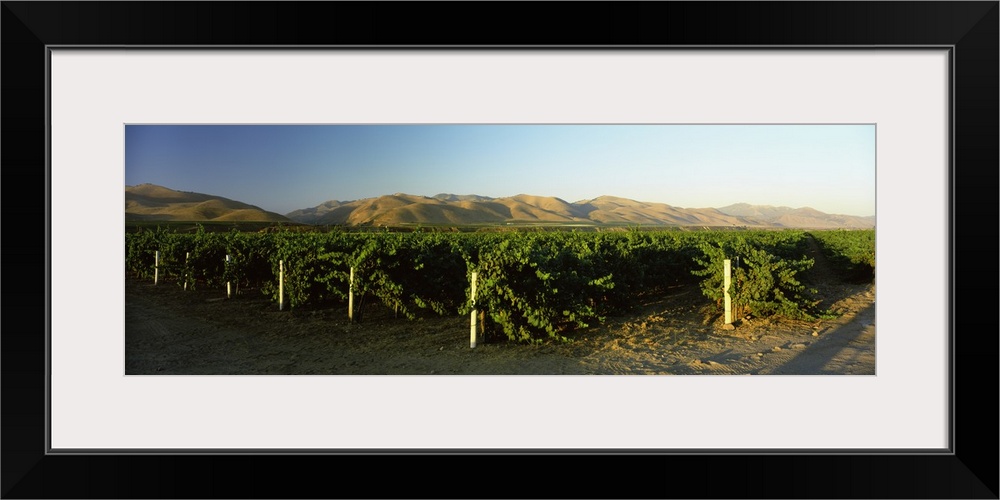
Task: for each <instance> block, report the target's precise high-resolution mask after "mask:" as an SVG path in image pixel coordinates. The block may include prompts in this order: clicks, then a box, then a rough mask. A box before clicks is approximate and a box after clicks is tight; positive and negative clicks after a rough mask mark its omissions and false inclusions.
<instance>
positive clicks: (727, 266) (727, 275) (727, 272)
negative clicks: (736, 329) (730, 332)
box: [722, 259, 733, 325]
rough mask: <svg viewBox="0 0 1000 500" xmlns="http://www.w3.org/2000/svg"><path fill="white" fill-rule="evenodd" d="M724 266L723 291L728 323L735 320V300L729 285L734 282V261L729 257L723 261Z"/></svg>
mask: <svg viewBox="0 0 1000 500" xmlns="http://www.w3.org/2000/svg"><path fill="white" fill-rule="evenodd" d="M722 267H723V271H722V273H723V274H722V293H723V300H725V304H726V305H725V307H726V324H727V325H728V324H730V323H732V322H733V301H732V298H731V297H730V296H729V285H731V284H732V275H733V267H732V261H731V260H729V259H726V260H724V261H722Z"/></svg>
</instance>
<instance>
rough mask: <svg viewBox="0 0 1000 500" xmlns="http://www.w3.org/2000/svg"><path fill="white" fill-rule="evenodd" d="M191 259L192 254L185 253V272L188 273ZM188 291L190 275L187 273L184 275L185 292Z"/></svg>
mask: <svg viewBox="0 0 1000 500" xmlns="http://www.w3.org/2000/svg"><path fill="white" fill-rule="evenodd" d="M190 258H191V252H185V253H184V270H185V271H187V268H188V259H190ZM187 289H188V275H187V273H186V272H185V273H184V290H187Z"/></svg>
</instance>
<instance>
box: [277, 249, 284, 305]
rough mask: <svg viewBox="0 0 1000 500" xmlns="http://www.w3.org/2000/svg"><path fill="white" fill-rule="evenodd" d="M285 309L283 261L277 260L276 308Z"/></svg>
mask: <svg viewBox="0 0 1000 500" xmlns="http://www.w3.org/2000/svg"><path fill="white" fill-rule="evenodd" d="M284 309H285V261H283V260H279V261H278V310H279V311H283V310H284Z"/></svg>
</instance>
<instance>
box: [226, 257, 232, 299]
mask: <svg viewBox="0 0 1000 500" xmlns="http://www.w3.org/2000/svg"><path fill="white" fill-rule="evenodd" d="M228 270H229V254H228V253H227V254H226V271H228ZM226 298H227V299H231V298H233V289H232V286H231V285H230V283H229V282H228V281H227V282H226Z"/></svg>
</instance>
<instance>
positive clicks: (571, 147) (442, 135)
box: [125, 125, 875, 216]
mask: <svg viewBox="0 0 1000 500" xmlns="http://www.w3.org/2000/svg"><path fill="white" fill-rule="evenodd" d="M146 183H149V184H157V185H161V186H164V187H167V188H170V189H175V190H179V191H192V192H199V193H206V194H212V195H216V196H222V197H225V198H230V199H233V200H237V201H241V202H244V203H249V204H252V205H256V206H259V207H261V208H263V209H264V210H268V211H271V212H276V213H279V214H282V215H284V214H287V213H289V212H292V211H294V210H298V209H303V208H311V207H315V206H317V205H319V204H321V203H323V202H325V201H329V200H339V201H353V200H359V199H364V198H374V197H378V196H382V195H390V194H394V193H406V194H411V195H418V196H428V197H432V196H434V195H437V194H441V193H448V194H455V195H479V196H488V197H491V198H503V197H510V196H515V195H518V194H529V195H537V196H552V197H557V198H561V199H563V200H565V201H567V202H570V203H572V202H576V201H580V200H588V199H593V198H597V197H600V196H617V197H622V198H628V199H632V200H636V201H641V202H652V203H665V204H668V205H673V206H677V207H683V208H708V207H713V208H719V207H725V206H728V205H732V204H735V203H749V204H752V205H771V206H787V207H792V208H801V207H807V206H808V207H811V208H814V209H816V210H820V211H822V212H825V213H829V214H844V215H856V216H871V215H874V214H875V126H874V125H126V126H125V185H126V186H134V185H139V184H146Z"/></svg>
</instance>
